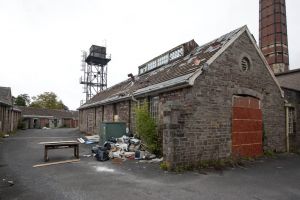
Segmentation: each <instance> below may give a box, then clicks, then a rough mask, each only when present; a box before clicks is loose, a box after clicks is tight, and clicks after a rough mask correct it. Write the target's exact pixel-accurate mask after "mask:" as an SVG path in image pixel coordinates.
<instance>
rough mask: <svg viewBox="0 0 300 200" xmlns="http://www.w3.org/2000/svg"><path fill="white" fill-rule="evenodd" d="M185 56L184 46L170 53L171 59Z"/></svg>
mask: <svg viewBox="0 0 300 200" xmlns="http://www.w3.org/2000/svg"><path fill="white" fill-rule="evenodd" d="M181 56H183V48H182V47H181V48H179V49H176V50H175V51H172V52H171V53H170V55H169V57H170V60H175V59H176V58H179V57H181Z"/></svg>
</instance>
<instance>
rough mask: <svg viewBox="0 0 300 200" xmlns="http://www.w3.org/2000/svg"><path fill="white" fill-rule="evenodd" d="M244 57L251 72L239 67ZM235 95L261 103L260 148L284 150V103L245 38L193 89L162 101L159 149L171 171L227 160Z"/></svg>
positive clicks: (197, 82)
mask: <svg viewBox="0 0 300 200" xmlns="http://www.w3.org/2000/svg"><path fill="white" fill-rule="evenodd" d="M244 56H247V57H248V58H250V59H251V67H250V69H249V70H248V71H245V72H244V71H242V70H241V68H240V60H241V58H243V57H244ZM166 95H167V94H166ZM234 95H245V96H247V95H248V96H253V97H256V98H258V99H260V102H261V109H262V113H263V124H264V133H265V138H266V140H265V144H264V148H265V149H269V150H274V151H285V142H284V141H285V120H284V119H285V118H284V117H285V111H284V100H283V98H282V97H281V93H280V90H279V88H278V86H277V85H276V84H275V82H274V80H273V78H272V76H271V75H270V74H269V72H268V70H267V69H266V67H265V66H264V63H263V61H262V59H261V58H260V57H259V55H258V53H257V52H256V50H255V49H254V46H253V45H252V44H251V43H250V39H249V38H248V36H247V35H246V34H243V35H242V36H241V37H240V38H239V39H238V40H237V41H235V42H234V43H233V44H232V45H231V46H230V47H229V48H228V49H227V51H226V52H224V53H223V54H222V55H220V56H219V57H218V58H217V59H216V60H215V62H214V63H212V64H211V65H210V66H209V68H208V69H207V70H206V71H204V72H203V74H201V75H200V76H199V77H198V78H197V79H196V81H195V84H194V86H193V87H192V88H186V89H183V90H181V92H179V91H178V93H177V94H176V95H173V96H174V97H172V95H170V96H168V97H167V98H165V99H164V100H163V101H164V104H163V106H162V107H163V110H164V131H163V134H164V135H163V136H164V147H163V148H164V156H165V158H166V161H167V162H169V163H170V164H171V166H173V167H176V165H181V164H188V165H190V164H195V163H197V162H198V161H200V160H211V159H219V158H226V157H229V156H231V146H232V144H231V120H232V118H231V115H232V99H233V96H234ZM174 106H175V107H174Z"/></svg>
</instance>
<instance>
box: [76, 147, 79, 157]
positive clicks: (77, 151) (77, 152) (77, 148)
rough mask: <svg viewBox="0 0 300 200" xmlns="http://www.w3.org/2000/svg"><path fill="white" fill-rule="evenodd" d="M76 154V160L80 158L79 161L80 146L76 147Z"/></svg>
mask: <svg viewBox="0 0 300 200" xmlns="http://www.w3.org/2000/svg"><path fill="white" fill-rule="evenodd" d="M76 154H77V156H76V158H78V159H79V145H78V146H76Z"/></svg>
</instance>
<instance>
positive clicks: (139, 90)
mask: <svg viewBox="0 0 300 200" xmlns="http://www.w3.org/2000/svg"><path fill="white" fill-rule="evenodd" d="M246 29H247V27H246V26H243V27H241V28H239V29H236V30H234V31H231V32H230V33H228V34H225V35H223V36H221V37H219V38H217V39H215V40H213V41H211V42H209V43H206V44H204V45H202V46H198V45H197V43H195V42H194V40H191V41H189V42H187V43H184V44H182V45H181V46H183V47H184V46H191V45H189V43H191V42H192V43H194V48H193V49H192V50H190V51H189V52H188V54H185V53H183V56H182V57H181V58H179V59H176V60H175V61H174V62H169V63H167V64H165V65H161V66H159V67H156V68H155V69H153V70H148V71H146V72H144V71H143V73H139V75H136V76H134V78H129V79H127V80H125V81H123V82H121V83H118V84H116V85H114V86H112V87H110V88H108V89H106V90H104V91H102V92H99V93H98V94H97V95H95V96H94V97H93V98H92V99H90V100H89V101H88V102H86V103H85V104H83V105H82V106H81V107H80V108H79V109H83V108H89V107H94V106H98V105H103V104H107V103H112V102H117V101H122V100H124V99H130V98H132V96H134V97H139V96H142V95H145V94H147V93H151V92H157V91H159V90H168V89H174V88H180V87H186V86H191V85H193V81H192V82H191V80H194V79H195V78H196V77H195V76H198V75H200V74H201V71H202V67H203V65H204V64H205V63H210V62H209V61H210V60H211V59H215V58H213V57H216V56H218V55H217V54H218V52H219V51H220V52H221V49H224V48H225V46H226V45H228V43H229V42H230V41H232V40H235V38H237V37H238V35H240V34H241V33H242V32H244V31H245V30H246ZM175 48H177V47H175ZM175 48H173V49H175ZM170 51H171V50H170ZM170 51H169V52H170ZM220 52H219V53H220ZM158 57H159V56H158ZM158 57H156V58H158ZM154 59H155V58H154ZM154 59H152V60H151V61H153V60H154ZM151 61H149V62H151ZM149 62H148V63H149ZM139 68H140V67H139Z"/></svg>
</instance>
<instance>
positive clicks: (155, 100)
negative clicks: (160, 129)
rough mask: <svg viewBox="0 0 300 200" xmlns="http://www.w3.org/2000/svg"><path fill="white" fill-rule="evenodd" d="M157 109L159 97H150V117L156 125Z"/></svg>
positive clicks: (157, 118)
mask: <svg viewBox="0 0 300 200" xmlns="http://www.w3.org/2000/svg"><path fill="white" fill-rule="evenodd" d="M158 107H159V97H158V96H156V97H150V115H151V117H152V118H153V119H154V121H155V122H156V123H158V120H159V115H158Z"/></svg>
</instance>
